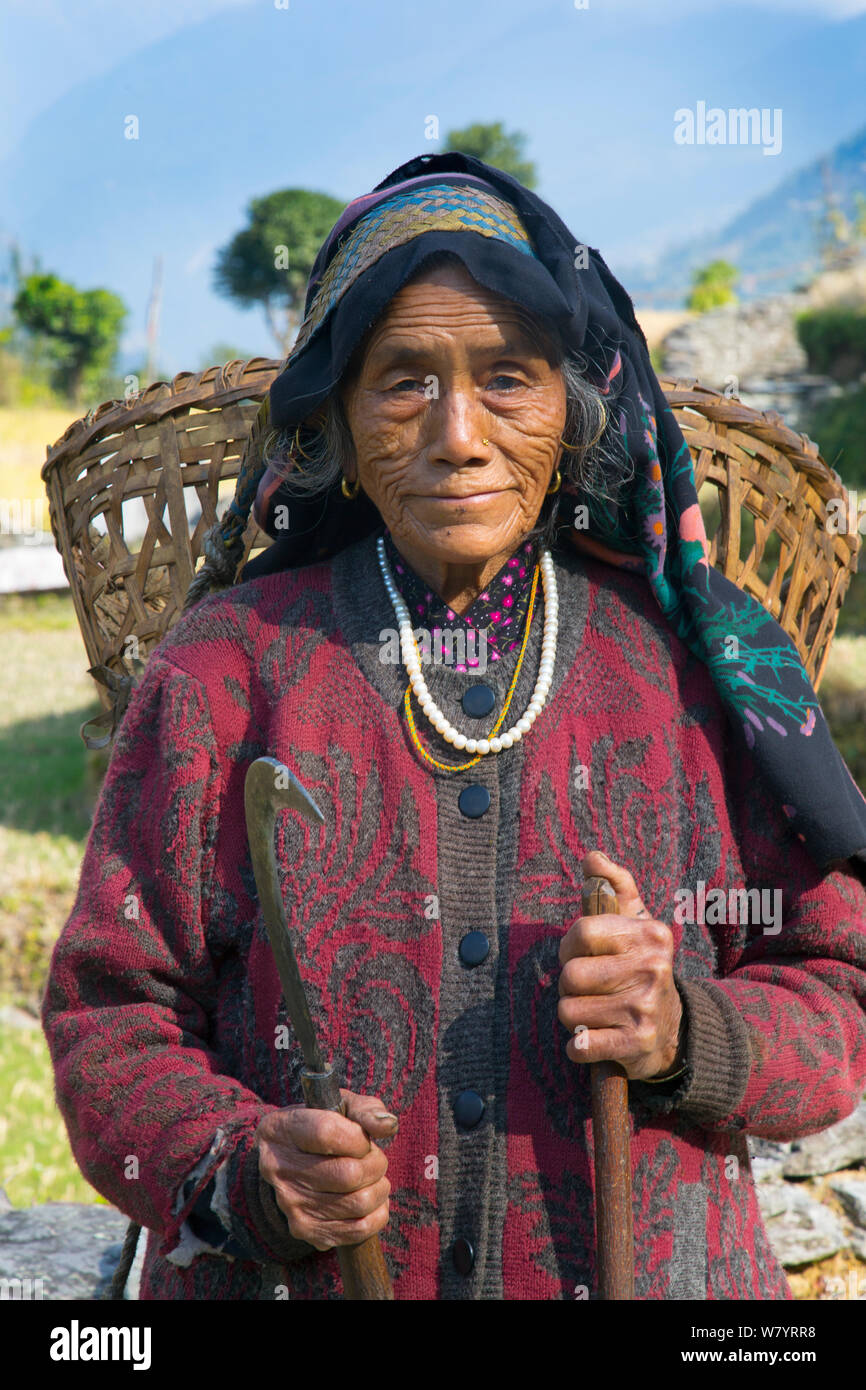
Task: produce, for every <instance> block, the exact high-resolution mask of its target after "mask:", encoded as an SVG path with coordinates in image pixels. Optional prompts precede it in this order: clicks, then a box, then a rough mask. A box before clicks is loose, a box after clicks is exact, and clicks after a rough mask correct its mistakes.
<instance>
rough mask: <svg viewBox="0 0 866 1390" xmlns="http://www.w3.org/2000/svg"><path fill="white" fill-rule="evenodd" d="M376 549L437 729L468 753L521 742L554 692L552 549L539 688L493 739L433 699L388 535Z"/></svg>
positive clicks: (544, 563) (546, 561)
mask: <svg viewBox="0 0 866 1390" xmlns="http://www.w3.org/2000/svg"><path fill="white" fill-rule="evenodd" d="M376 551H377V554H378V556H379V568H380V569H381V571H382V578H383V580H384V581H385V588H386V589H387V591H388V597H389V598H390V600H391V603H392V604H393V607H394V612H395V614H396V617H397V625H398V628H399V632H400V651H401V653H402V656H403V665H404V666H405V667H406V670H407V672H408V674H409V682H410V684H411V686H412V689H413V691H414V692H415V695H416V698H417V700H418V704H419V705H420V706H421V709H422V710H423V711H424V713H425V714H426V716H427V718H428V719H429V720H430V723H431V724H432V725H433V727H434V729H436V730H437V732H438V733H440V734H441V735H442V737H443V738H444V739H445V740H446V741H447V742H448V743H451V744H453V745H454V747H455V748H458V749H461V750H463V749H465V751H466V752H467V753H482V754H483V753H499V752H501V750H502V749H503V748H510V747H511V746H512V744H514V743H518V742H519V741H520V739H521V738H522V737H523V735H524V734H528V733H529V730H530V729H531V728H532V726H533V724H534V723H535V721H536V719H537V718H538V716H539V715H540V713H541V711H542V710H543V708H544V706H545V703H546V701H547V696H548V693H549V691H550V684H551V681H552V679H553V668H554V664H555V662H556V630H557V625H558V618H559V595H558V593H557V589H556V574H555V571H554V568H553V560H552V559H551V555H550V551H549V550H542V552H541V554H540V556H539V561H540V564H541V578H542V583H543V585H544V638H543V640H542V644H541V664H540V666H539V668H538V680H537V681H536V683H535V690H534V691H533V693H532V699H531V700H530V702H529V704H528V706H527V708H526V711H525V713H524V714H523V716H522V718H520V719H518V721H517V723H516V724H514V725H512V727H511V728H510V729H509V730H508V732H507V733H505V734H497V735H494V737H493V738H490V739H486V738H479V739H474V738H467V737H466V735H465V734H461V733H460V732H459V730H458V729H455V728H454V725H453V724H451V723H450V722H449V721H448V719H446V717H445V715H444V714H443V713H442V711H441V710H440V709H439V707H438V705H437V704H436V703H435V701H434V700H433V697H432V696H431V694H430V691H429V690H428V689H427V682H426V681H425V679H424V676H423V674H422V672H421V657H420V656H419V654H418V644H417V643H416V641H415V634H414V632H413V629H412V619H411V618H410V616H409V609H408V608H407V607H406V604H405V603H404V601H403V597H402V595H401V594H400V592H399V590H398V588H397V585H396V584H395V583H394V577H393V575H392V574H391V568H390V566H389V564H388V558H387V556H386V554H385V541H384V537H382V536H380V537H379V540H378V542H377V544H376Z"/></svg>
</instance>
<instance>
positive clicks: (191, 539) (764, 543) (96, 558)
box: [42, 357, 860, 748]
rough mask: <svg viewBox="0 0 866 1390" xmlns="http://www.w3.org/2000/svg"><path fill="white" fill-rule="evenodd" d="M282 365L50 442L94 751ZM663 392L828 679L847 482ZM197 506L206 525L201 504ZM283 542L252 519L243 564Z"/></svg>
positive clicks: (785, 615) (231, 368)
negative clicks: (89, 682) (139, 514)
mask: <svg viewBox="0 0 866 1390" xmlns="http://www.w3.org/2000/svg"><path fill="white" fill-rule="evenodd" d="M281 366H282V363H281V362H280V361H277V360H274V359H270V358H264V357H255V358H252V359H251V360H250V361H248V362H240V361H234V362H228V363H226V365H225V366H223V367H209V368H208V369H207V370H206V371H203V372H198V373H192V372H182V373H180V375H178V376H176V377H175V378H174V380H173V381H172V382H171V383H170V384H169V383H168V382H155V383H154V384H153V385H152V386H149V387H148V388H147V390H146V391H144V392H142V393H141V394H140V395H138V396H136V397H134V398H133V399H131V400H129V401H108V402H106V403H105V404H103V405H100V406H99V407H98V408H97V409H96V410H93V411H91V412H90V413H89V414H88V415H87V416H86V417H85V418H84V419H81V420H76V421H75V422H74V423H73V424H72V425H70V427H69V429H68V430H67V431H66V433H65V434H64V435H63V438H62V439H60V440H58V442H57V443H56V444H55V445H54V446H53V447H52V448H49V450H48V457H47V459H46V461H45V463H44V465H43V468H42V477H43V479H44V481H45V486H46V490H47V492H48V499H49V511H50V516H51V528H52V531H53V534H54V538H55V542H56V544H57V548H58V550H59V551H60V554H61V555H62V557H63V566H64V569H65V571H66V575H67V578H68V580H69V583H70V586H71V589H72V597H73V600H74V603H75V609H76V613H77V615H78V621H79V623H80V626H81V633H82V636H83V638H84V645H85V647H86V649H87V655H88V657H89V659H90V663H91V665H90V667H89V671H90V674H91V675H93V677H94V679H95V680H96V681H97V682H98V683H99V684H98V687H97V688H98V690H99V696H100V700H101V703H102V705H103V709H104V713H103V715H101V716H100V717H99V719H97V720H95V721H92V724H93V725H94V726H100V725H102V726H104V727H106V728H107V729H108V732H107V733H105V734H103V735H101V736H99V737H93V736H90V735H88V734H87V732H86V730H87V728H88V725H84V726H82V737H83V738H84V741H85V743H87V745H88V747H94V748H98V747H103V746H105V745H106V744H107V743H108V742H109V741H110V739H111V737H112V736H113V732H114V729H115V727H116V724H117V722H118V721H119V719H120V717H121V716H122V713H123V710H124V708H125V706H126V702H127V700H128V698H129V693H130V691H131V689H132V686H133V685H134V683H135V679H136V678H137V676H138V675H139V674H140V672H141V670H142V669H143V665H144V662H145V661H146V658H147V656H148V655H149V653H150V652H151V651H152V649H153V648H154V647H155V646H156V645H157V643H158V642H159V641H160V639H161V638H162V637H163V636H164V634H165V633H166V632H167V631H168V629H169V628H170V627H171V626H172V624H173V623H174V622H175V621H176V620H177V618H178V616H179V614H180V612H181V610H182V608H183V602H184V599H185V597H186V592H187V589H188V587H189V584H190V581H191V579H192V577H193V574H194V572H195V568H196V562H197V561H198V559H199V558H200V556H201V553H202V539H203V537H204V534H205V532H206V531H207V530H208V528H209V527H211V526H212V525H213V524H214V523H215V522H216V520H217V519H218V510H217V508H218V503H222V502H223V501H226V502H227V501H228V500H229V498H230V497H231V495H232V494H233V492H234V480H235V479H236V478H237V475H238V472H239V470H240V465H241V460H242V456H243V450H244V444H245V440H246V437H247V434H248V433H249V430H250V426H251V424H252V421H253V419H254V417H255V414H256V411H257V408H258V404H259V402H260V401H261V400H262V399H263V398H264V396H265V394H266V393H267V390H268V387H269V386H270V383H271V381H272V380H273V378H274V376H275V375H276V373H277V372H278V370H279V369H280V367H281ZM662 387H663V389H664V391H665V393H666V395H667V398H668V400H669V402H670V404H671V406H672V408H673V410H674V413H675V415H676V418H677V420H678V421H679V424H680V426H681V428H682V429H683V431H684V434H685V437H686V439H687V441H688V443H689V447H690V449H691V453H692V457H693V459H694V463H695V474H696V478H697V482H698V487H699V488H700V489H702V491H701V503H702V507H704V509H705V511H706V513H707V515H708V516H711V515H712V501H713V492H712V490H713V489H715V491H716V493H717V506H716V515H717V519H718V525H717V527H716V528H715V530H714V531H713V529H712V523H710V527H709V530H708V533H709V534H711V545H710V559H711V561H712V563H713V564H714V565H716V566H717V567H718V568H719V569H720V570H721V571H722V572H723V573H724V574H725V575H726V576H727V577H728V578H730V579H732V580H733V581H734V582H735V583H737V584H738V585H740V587H741V588H743V589H745V590H747V592H749V593H750V594H752V595H754V597H755V598H757V599H758V600H759V601H760V602H761V603H763V604H764V605H765V606H766V607H767V608H768V609H769V611H770V612H771V613H772V614H773V617H774V618H776V619H777V620H778V621H779V622H780V623H781V625H782V626H783V627H784V629H785V630H786V632H788V633H789V634H790V636H791V637H792V638H793V640H794V642H795V643H796V645H797V648H798V650H799V652H800V655H801V657H802V659H803V661H804V663H805V666H806V670H807V671H808V673H809V676H810V679H811V680H812V681H813V683H814V685H815V686H816V687H817V686H818V685H819V683H820V681H821V677H822V675H823V672H824V666H825V664H826V661H827V656H828V654H829V650H830V642H831V639H832V636H833V632H834V630H835V626H836V620H837V617H838V613H839V608H840V606H841V603H842V600H843V598H844V596H845V593H846V590H847V588H848V585H849V583H850V581H851V576H852V575H853V574H854V573H855V572H856V570H857V560H858V552H859V547H860V537H859V535H858V533H857V530H856V528H854V529H853V530H851V531H850V532H848V533H845V532H842V531H840V532H839V533H838V534H833V533H832V532H830V531H829V530H828V529H827V527H826V525H825V522H824V518H825V517H826V506H827V503H828V502H829V501H830V500H831V499H834V498H836V499H843V498H844V496H845V493H844V489H843V486H842V483H841V480H840V478H839V476H838V475H837V474H836V473H835V472H834V471H833V470H832V469H831V468H829V467H828V466H827V464H826V463H825V462H824V461H823V459H822V458H821V457H820V455H819V453H818V448H817V445H815V444H813V443H812V441H811V440H809V439H807V438H806V436H805V435H802V434H795V433H794V432H793V431H792V430H790V429H788V428H787V427H786V426H785V424H784V423H783V421H782V419H781V417H780V416H779V415H777V414H776V413H775V412H774V411H765V412H758V411H755V410H751V409H750V408H749V407H748V406H745V405H743V404H742V403H741V402H740V401H739V400H738V399H737V398H736V397H728V396H724V395H720V394H719V393H718V392H717V391H711V390H709V389H708V388H707V387H703V386H701V385H699V384H698V383H697V382H685V381H676V382H674V381H667V380H663V381H662ZM134 498H141V499H143V502H144V505H145V507H146V509H147V515H148V522H147V529H146V533H145V536H144V539H143V541H142V543H141V546H140V548H139V549H138V550H137V551H131V550H130V549H129V547H128V545H127V543H126V540H125V539H124V516H123V507H124V503H129V502H130V501H131V500H132V499H134ZM196 499H197V501H198V504H199V505H200V507H201V516H200V518H199V519H198V521H197V524H196V525H195V526H194V527H192V526H191V524H190V519H189V515H188V512H187V505H186V504H187V501H189V500H192V501H193V502H194V501H195V500H196ZM708 503H709V505H708ZM221 510H222V508H221V507H220V512H221ZM749 516H751V517H753V518H754V522H753V524H750V523H749V522H748V520H747V518H748V517H749ZM773 537H775V539H774V540H771V538H773ZM270 543H271V542H270V537H268V536H266V535H265V534H264V533H263V532H261V531H260V530H259V528H258V526H257V525H256V523H255V521H254V520H253V519H252V517H251V519H250V522H249V524H248V526H247V529H246V531H245V533H244V546H243V555H242V558H241V560H240V561H239V567H240V566H241V565H243V564H244V563H245V562H246V560H247V559H248V557H249V555H250V553H251V552H252V551H253V550H255V549H257V548H259V547H261V546H264V545H269V544H270ZM743 550H745V551H746V552H747V553H745V554H743V553H742V552H743Z"/></svg>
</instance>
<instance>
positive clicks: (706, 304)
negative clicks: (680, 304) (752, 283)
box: [685, 260, 740, 314]
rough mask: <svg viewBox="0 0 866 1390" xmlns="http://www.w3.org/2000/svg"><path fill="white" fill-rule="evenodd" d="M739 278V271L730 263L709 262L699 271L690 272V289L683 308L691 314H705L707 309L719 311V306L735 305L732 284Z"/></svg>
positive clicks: (721, 261) (735, 296)
mask: <svg viewBox="0 0 866 1390" xmlns="http://www.w3.org/2000/svg"><path fill="white" fill-rule="evenodd" d="M738 278H740V271H738V270H737V267H735V265H731V263H730V261H724V260H716V261H710V263H709V265H702V267H701V268H699V270H696V271H692V288H691V293H689V296H688V299H687V300H685V307H687V309H691V311H692V313H695V314H705V313H706V310H708V309H720V307H721V304H735V303H737V295H735V293H734V284H735V281H737V279H738Z"/></svg>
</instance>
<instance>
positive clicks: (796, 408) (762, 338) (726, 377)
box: [661, 293, 841, 430]
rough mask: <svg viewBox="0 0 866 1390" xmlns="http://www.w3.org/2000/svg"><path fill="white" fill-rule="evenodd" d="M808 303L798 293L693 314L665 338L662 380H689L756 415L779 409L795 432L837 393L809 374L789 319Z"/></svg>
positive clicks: (826, 380) (837, 389) (830, 384)
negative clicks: (735, 398) (732, 398)
mask: <svg viewBox="0 0 866 1390" xmlns="http://www.w3.org/2000/svg"><path fill="white" fill-rule="evenodd" d="M811 302H812V301H811V299H810V297H809V295H808V294H805V293H803V294H786V295H777V296H775V297H774V298H772V299H764V300H754V301H752V302H751V303H748V304H726V305H724V307H723V308H721V309H711V310H710V311H709V312H708V313H706V314H696V315H694V316H692V317H691V318H689V319H688V320H686V322H684V323H682V324H680V325H679V326H678V327H676V328H674V329H673V331H672V332H670V333H669V334H668V335H667V337H666V338H665V339H664V341H663V343H662V345H661V353H662V357H663V361H664V375H666V376H672V377H681V378H685V379H686V380H690V379H693V378H694V379H696V380H698V381H700V383H701V385H703V386H710V387H712V388H713V389H714V390H716V391H725V392H726V393H727V394H728V395H732V396H738V397H739V398H740V399H741V400H742V401H743V403H744V405H748V406H751V407H752V408H753V409H755V410H778V412H779V414H780V415H781V416H782V417H783V419H784V420H785V422H786V424H788V425H790V426H791V428H792V429H797V430H799V429H802V428H804V421H805V420H806V419H807V418H808V414H809V412H810V411H811V410H812V409H813V408H814V406H815V405H817V404H819V403H820V402H821V401H823V400H826V399H828V397H830V396H835V395H838V394H839V393H840V390H841V388H840V387H839V386H838V385H837V384H836V383H835V382H834V381H832V380H831V379H830V378H829V377H823V376H816V375H814V374H812V373H810V372H809V371H808V364H807V362H806V354H805V352H804V351H803V348H802V347H801V346H800V342H799V339H798V337H797V330H796V323H795V320H796V316H797V314H799V313H802V312H803V311H804V310H805V309H808V308H810V307H811Z"/></svg>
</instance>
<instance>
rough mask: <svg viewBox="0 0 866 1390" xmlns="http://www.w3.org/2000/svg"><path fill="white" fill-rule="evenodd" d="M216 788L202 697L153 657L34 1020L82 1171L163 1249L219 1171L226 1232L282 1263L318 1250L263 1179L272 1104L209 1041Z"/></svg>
mask: <svg viewBox="0 0 866 1390" xmlns="http://www.w3.org/2000/svg"><path fill="white" fill-rule="evenodd" d="M220 784H221V778H220V760H219V757H218V750H217V747H216V743H215V739H214V734H213V729H212V725H211V719H210V710H209V705H208V700H207V694H206V691H205V688H204V686H203V685H202V683H201V682H200V681H198V680H197V679H196V678H195V677H194V676H192V675H190V674H188V673H187V672H186V671H183V670H180V669H179V668H177V667H175V666H173V665H172V664H171V663H170V662H169V661H168V660H167V659H166V658H165V657H163V656H162V655H160V653H159V651H156V652H154V653H153V654H152V655H151V657H150V659H149V661H148V663H147V666H146V667H145V671H144V674H143V676H142V678H141V680H140V682H139V684H138V685H137V686H136V688H135V690H134V692H133V695H132V698H131V700H130V703H129V705H128V707H127V710H126V712H125V714H124V717H123V720H122V722H121V725H120V728H119V730H118V733H117V737H116V740H115V746H114V748H113V751H112V756H111V761H110V763H109V767H108V770H107V773H106V775H105V779H104V782H103V785H102V788H101V791H100V794H99V798H98V801H97V804H96V808H95V812H94V817H93V823H92V825H91V829H90V833H89V836H88V841H87V846H86V849H85V854H84V860H83V864H82V868H81V876H80V881H79V885H78V892H77V896H76V899H75V904H74V907H73V909H72V913H71V915H70V917H69V919H68V921H67V922H66V925H65V927H64V929H63V931H62V933H61V935H60V938H59V940H58V941H57V944H56V946H55V948H54V953H53V956H52V961H51V968H50V973H49V978H48V983H47V986H46V991H45V995H44V998H43V1003H42V1024H43V1028H44V1030H45V1035H46V1038H47V1040H48V1046H49V1049H50V1052H51V1058H52V1062H53V1066H54V1075H55V1088H56V1095H57V1102H58V1105H59V1107H60V1110H61V1112H62V1114H63V1117H64V1120H65V1122H66V1126H67V1129H68V1131H69V1138H70V1143H71V1145H72V1150H73V1153H74V1155H75V1158H76V1161H77V1163H78V1165H79V1167H80V1169H81V1171H82V1173H83V1174H84V1176H85V1177H86V1178H87V1180H88V1181H89V1182H90V1183H92V1185H93V1186H94V1187H95V1188H96V1190H97V1191H98V1192H100V1193H102V1195H103V1196H104V1197H106V1198H108V1200H109V1201H111V1202H113V1203H114V1204H115V1205H116V1206H118V1207H119V1208H120V1209H121V1211H123V1212H125V1213H126V1214H127V1215H128V1216H130V1217H131V1218H132V1219H133V1220H135V1221H137V1222H139V1223H140V1224H141V1225H142V1226H145V1227H148V1228H149V1229H150V1230H152V1231H155V1232H157V1233H158V1234H159V1235H160V1236H161V1237H162V1239H161V1243H160V1246H159V1253H160V1254H161V1255H169V1254H170V1253H171V1252H172V1251H173V1250H174V1249H175V1247H177V1246H178V1245H179V1244H180V1245H182V1244H183V1238H182V1236H181V1233H182V1230H183V1229H184V1227H185V1223H186V1221H187V1217H188V1216H189V1215H190V1213H191V1212H192V1210H193V1208H194V1207H195V1206H196V1203H197V1202H198V1199H199V1197H200V1196H201V1194H202V1193H203V1192H204V1191H205V1189H206V1188H207V1186H208V1184H209V1183H210V1181H211V1179H212V1178H213V1177H214V1174H215V1173H216V1172H217V1171H218V1170H220V1171H221V1173H222V1175H223V1185H224V1186H225V1188H226V1194H227V1200H228V1202H229V1203H230V1206H231V1213H232V1227H233V1233H234V1235H235V1236H236V1237H237V1238H238V1239H240V1240H241V1241H242V1242H243V1244H244V1247H245V1249H246V1250H247V1251H248V1252H249V1254H250V1256H251V1257H252V1258H257V1259H262V1260H278V1261H285V1260H286V1259H293V1258H297V1257H298V1256H299V1255H301V1254H304V1253H307V1252H308V1251H309V1249H310V1248H311V1247H308V1246H306V1245H305V1244H304V1243H303V1242H299V1241H295V1240H293V1238H292V1237H291V1235H290V1234H289V1230H288V1225H287V1223H286V1221H285V1218H284V1217H282V1214H281V1213H280V1212H279V1209H278V1208H277V1207H276V1202H275V1198H274V1194H273V1192H272V1190H271V1189H270V1188H269V1187H268V1185H267V1184H266V1183H264V1182H262V1181H261V1180H260V1179H259V1176H258V1154H257V1150H256V1147H255V1143H254V1134H255V1129H256V1126H257V1125H258V1122H259V1121H260V1120H261V1118H262V1116H263V1115H264V1114H265V1113H266V1112H267V1111H269V1110H274V1109H276V1108H277V1107H275V1106H272V1105H267V1104H265V1103H264V1102H263V1101H262V1100H261V1099H260V1098H259V1097H258V1096H257V1095H255V1094H254V1093H253V1092H252V1091H250V1090H248V1089H247V1088H246V1087H245V1086H243V1085H242V1084H241V1083H240V1082H239V1081H237V1080H235V1079H233V1078H232V1077H231V1076H227V1075H225V1074H223V1072H222V1071H221V1069H220V1059H219V1057H218V1055H217V1054H216V1053H215V1052H214V1051H213V1049H212V1048H211V1046H210V1043H209V1035H210V1020H211V1016H212V1013H213V1009H214V1004H215V1000H216V995H217V988H218V979H217V976H216V973H215V968H214V964H213V961H212V959H211V956H210V954H209V952H208V947H207V940H206V932H207V923H208V910H209V892H210V886H211V877H212V873H213V868H214V854H215V845H216V839H217V827H218V817H219V809H220ZM193 1172H194V1173H195V1181H194V1182H192V1183H190V1182H188V1178H189V1175H190V1174H191V1173H193ZM226 1179H227V1182H226ZM178 1262H179V1263H183V1262H184V1261H183V1259H181V1260H179V1261H178Z"/></svg>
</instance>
